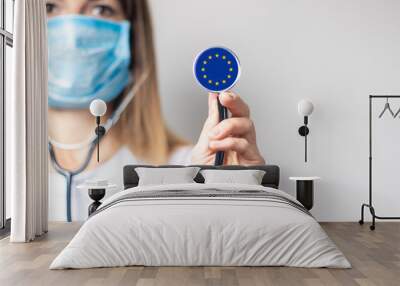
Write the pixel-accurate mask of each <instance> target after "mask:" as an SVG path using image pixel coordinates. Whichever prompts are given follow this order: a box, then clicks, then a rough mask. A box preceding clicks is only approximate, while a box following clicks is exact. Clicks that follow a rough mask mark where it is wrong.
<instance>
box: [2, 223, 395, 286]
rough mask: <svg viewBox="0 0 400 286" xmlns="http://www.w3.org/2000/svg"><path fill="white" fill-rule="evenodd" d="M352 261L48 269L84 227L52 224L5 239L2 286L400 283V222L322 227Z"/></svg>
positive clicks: (374, 285) (376, 285)
mask: <svg viewBox="0 0 400 286" xmlns="http://www.w3.org/2000/svg"><path fill="white" fill-rule="evenodd" d="M321 225H322V227H323V228H324V229H325V231H326V232H327V233H328V235H329V236H330V237H331V239H332V240H333V241H334V242H335V243H336V244H337V246H338V247H339V248H340V249H341V250H342V251H343V252H344V254H345V255H346V257H347V258H348V259H349V260H350V262H351V263H352V266H353V268H352V269H346V270H343V269H306V268H290V267H142V266H137V267H119V268H101V269H85V270H59V271H50V270H49V269H48V267H49V265H50V263H51V261H52V260H53V259H54V258H55V257H56V255H57V254H58V253H59V252H60V251H61V250H62V249H63V248H64V247H65V246H66V244H67V243H68V242H69V241H70V239H71V238H72V237H73V236H74V234H75V233H76V232H77V231H78V229H79V227H80V225H79V224H75V223H72V224H68V223H51V224H50V231H49V233H48V234H47V235H45V236H43V237H42V238H39V239H38V240H37V241H35V242H33V243H29V244H10V243H9V242H8V239H3V240H1V241H0V269H1V271H0V285H2V286H8V285H10V286H11V285H12V286H14V285H15V286H16V285H32V286H35V285H57V286H62V285H66V286H72V285H85V286H91V285H96V286H97V285H121V286H122V285H136V286H180V285H193V286H215V285H229V286H235V285H237V286H250V285H251V286H266V285H274V286H275V285H278V286H279V285H290V286H292V285H299V286H301V285H305V286H319V285H329V286H330V285H346V286H347V285H348V286H351V285H361V286H380V285H385V286H390V285H396V286H397V285H400V284H399V283H400V282H399V281H400V243H399V241H400V223H399V222H379V224H378V225H377V229H376V230H375V231H374V232H371V231H370V230H369V229H368V225H364V226H359V225H358V224H357V223H323V224H321Z"/></svg>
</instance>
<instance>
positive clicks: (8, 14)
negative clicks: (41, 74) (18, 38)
mask: <svg viewBox="0 0 400 286" xmlns="http://www.w3.org/2000/svg"><path fill="white" fill-rule="evenodd" d="M13 24H14V0H0V236H1V235H2V234H4V233H5V232H8V231H9V222H10V220H9V218H10V210H9V205H10V204H9V202H10V194H8V193H7V192H6V190H5V175H4V171H5V170H4V159H5V158H4V155H5V150H4V147H5V146H4V145H5V144H4V143H5V135H4V132H5V122H4V108H5V100H6V98H7V95H8V94H9V93H10V91H11V86H10V85H11V83H10V80H11V77H10V75H11V74H10V73H11V67H12V64H13V63H12V56H11V52H12V47H13V30H14V27H13V26H14V25H13Z"/></svg>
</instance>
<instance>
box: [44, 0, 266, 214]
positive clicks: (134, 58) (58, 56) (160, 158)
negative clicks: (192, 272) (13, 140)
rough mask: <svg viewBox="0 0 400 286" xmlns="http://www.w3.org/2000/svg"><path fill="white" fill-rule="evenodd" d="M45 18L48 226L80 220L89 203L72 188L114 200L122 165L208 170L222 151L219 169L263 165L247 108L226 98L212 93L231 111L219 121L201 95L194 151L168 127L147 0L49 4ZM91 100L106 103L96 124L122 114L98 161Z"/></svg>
mask: <svg viewBox="0 0 400 286" xmlns="http://www.w3.org/2000/svg"><path fill="white" fill-rule="evenodd" d="M47 14H48V18H49V21H48V43H49V136H50V144H49V146H50V154H51V155H52V156H51V157H52V161H53V164H52V166H53V167H52V170H50V191H49V200H50V201H49V218H50V220H67V219H68V220H85V219H86V218H87V207H88V205H89V204H90V203H91V200H90V199H89V197H88V195H87V192H86V191H84V190H79V189H77V188H76V187H77V186H78V185H79V184H82V183H83V182H85V181H86V180H88V179H107V180H109V181H110V182H112V183H116V184H117V185H118V188H117V189H116V190H115V191H110V192H107V196H109V195H112V194H113V193H114V192H116V191H118V190H120V189H121V187H122V168H123V166H124V165H126V164H139V163H146V164H213V162H214V157H215V153H216V152H217V151H225V152H226V154H227V155H226V159H225V164H243V165H252V164H264V163H265V162H264V159H263V157H262V156H261V154H260V152H259V150H258V148H257V144H256V134H255V129H254V126H253V123H252V121H251V120H250V118H249V109H248V107H247V105H246V104H245V102H243V100H242V99H241V98H240V97H239V96H238V95H236V94H234V93H232V92H225V93H222V94H220V95H219V98H220V101H221V103H222V104H223V105H224V106H226V107H227V108H228V109H229V111H230V112H231V114H232V117H231V118H230V119H227V120H224V121H223V122H221V123H219V122H218V107H217V95H216V94H210V95H209V115H208V118H207V119H206V121H205V123H204V127H203V130H202V131H201V133H200V136H199V139H198V142H197V143H196V144H195V145H194V146H191V145H189V144H188V143H187V142H186V141H184V140H183V139H181V138H179V137H178V136H176V135H175V134H174V133H173V132H171V131H170V130H169V129H168V128H167V127H166V123H165V120H164V119H163V116H162V113H161V107H160V99H159V94H158V86H157V74H156V60H155V52H154V43H153V32H152V25H151V19H150V14H149V7H148V3H147V1H146V0H49V1H48V3H47ZM132 92H134V97H133V98H132V99H130V98H131V97H132V96H130V95H132ZM96 98H100V99H102V100H104V101H105V102H106V103H107V113H106V115H105V116H104V117H103V119H102V120H103V123H105V122H107V120H109V119H110V118H112V119H113V118H114V117H116V116H115V114H116V113H118V114H119V113H120V112H122V113H121V116H120V117H119V120H114V121H115V122H116V123H115V124H114V125H113V127H112V128H110V130H108V132H107V133H106V135H105V136H104V137H103V138H102V141H101V158H100V159H101V160H100V162H99V163H98V162H97V160H96V154H95V152H90V150H93V149H94V148H93V144H91V143H90V142H91V140H90V138H91V137H92V136H91V134H93V132H94V130H95V122H94V118H93V116H92V115H91V114H90V112H89V105H90V102H91V101H92V100H93V99H96ZM124 99H127V100H125V101H124ZM121 105H123V106H124V107H123V108H122V109H121ZM85 162H86V164H85Z"/></svg>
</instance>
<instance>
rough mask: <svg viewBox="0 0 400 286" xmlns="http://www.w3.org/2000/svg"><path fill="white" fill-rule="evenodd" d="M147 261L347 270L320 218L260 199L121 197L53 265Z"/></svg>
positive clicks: (196, 186) (237, 187)
mask: <svg viewBox="0 0 400 286" xmlns="http://www.w3.org/2000/svg"><path fill="white" fill-rule="evenodd" d="M204 188H216V189H220V190H230V191H232V190H265V191H270V192H275V193H276V194H280V195H282V196H285V197H287V198H290V199H291V200H294V201H295V199H294V198H293V197H291V196H290V195H288V194H286V193H284V192H282V191H279V190H275V189H272V188H266V187H262V186H254V185H226V184H179V185H166V186H144V187H136V188H132V189H128V190H125V191H122V192H120V193H117V194H115V195H114V196H112V197H110V198H109V199H107V200H106V201H105V202H104V203H103V205H106V204H107V203H109V202H112V201H114V200H116V199H118V198H119V197H121V196H124V195H126V194H129V193H130V192H143V191H150V190H151V191H155V190H159V191H163V190H203V189H204ZM128 265H145V266H211V265H212V266H293V267H332V268H349V267H351V266H350V263H349V262H348V261H347V259H346V258H345V257H344V255H343V254H342V252H341V251H340V250H338V248H337V247H336V246H335V244H334V243H333V242H332V241H331V239H330V238H329V237H328V236H327V234H326V233H325V232H324V230H323V229H322V228H321V226H320V225H319V224H318V222H317V221H316V220H315V219H314V218H313V217H312V216H309V215H307V214H305V213H303V212H301V211H299V210H298V209H296V208H294V207H292V206H290V205H285V204H281V203H277V202H271V201H265V200H262V199H254V198H253V199H234V198H185V199H149V200H138V201H124V202H120V203H118V204H116V205H113V206H111V207H109V208H107V209H105V210H103V211H102V212H99V213H98V214H96V215H95V216H93V217H91V218H89V219H88V221H86V222H85V224H84V225H83V226H82V227H81V229H80V230H79V232H78V233H77V234H76V236H75V237H74V238H73V239H72V241H71V242H70V243H69V244H68V246H67V247H66V248H65V249H64V250H63V251H62V252H61V253H60V255H59V256H58V257H57V258H56V259H55V260H54V261H53V263H52V264H51V266H50V269H64V268H92V267H116V266H128Z"/></svg>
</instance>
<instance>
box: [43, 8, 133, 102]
mask: <svg viewBox="0 0 400 286" xmlns="http://www.w3.org/2000/svg"><path fill="white" fill-rule="evenodd" d="M129 34H130V24H129V22H127V21H124V22H113V21H108V20H102V19H98V18H92V17H87V16H79V15H69V16H60V17H55V18H53V19H50V20H49V21H48V48H49V106H50V107H55V108H63V109H83V108H88V107H89V105H90V102H91V101H92V100H93V99H96V98H98V99H102V100H104V101H105V102H110V101H112V100H113V99H115V98H116V97H118V95H119V94H121V92H122V91H123V90H124V88H125V87H126V86H127V85H128V83H129V80H130V73H129V65H130V60H131V53H130V43H129Z"/></svg>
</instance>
